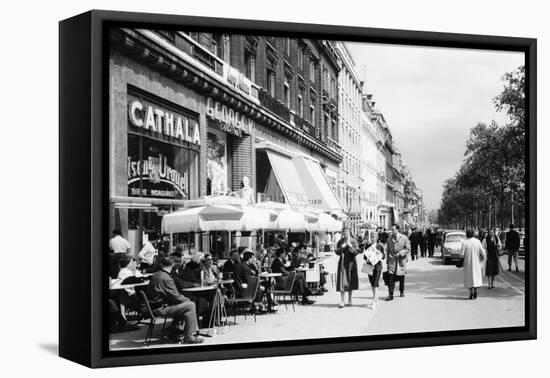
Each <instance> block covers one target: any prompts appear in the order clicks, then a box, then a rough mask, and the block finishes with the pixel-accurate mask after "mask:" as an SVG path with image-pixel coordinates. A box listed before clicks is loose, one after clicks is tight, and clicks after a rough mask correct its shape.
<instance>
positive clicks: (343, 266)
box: [336, 227, 359, 308]
mask: <svg viewBox="0 0 550 378" xmlns="http://www.w3.org/2000/svg"><path fill="white" fill-rule="evenodd" d="M358 247H359V246H358V244H357V241H356V240H355V239H353V238H352V237H351V235H350V229H349V227H346V228H345V229H344V235H343V236H342V238H341V239H340V240H338V243H337V244H336V255H338V256H340V259H339V260H338V271H337V273H336V291H339V292H340V306H339V307H340V308H342V307H344V296H345V293H346V291H347V292H348V306H351V296H352V292H353V290H357V289H359V277H358V271H357V262H356V261H355V256H356V255H357V253H358V252H359V248H358Z"/></svg>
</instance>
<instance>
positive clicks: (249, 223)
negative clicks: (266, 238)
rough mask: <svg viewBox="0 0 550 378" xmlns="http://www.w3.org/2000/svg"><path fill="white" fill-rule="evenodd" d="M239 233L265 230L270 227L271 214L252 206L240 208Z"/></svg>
mask: <svg viewBox="0 0 550 378" xmlns="http://www.w3.org/2000/svg"><path fill="white" fill-rule="evenodd" d="M241 209H242V210H243V211H244V213H243V216H242V218H241V222H242V228H241V231H250V230H260V229H267V228H269V227H270V225H271V216H272V212H271V211H269V210H266V209H260V208H256V207H253V206H242V207H241Z"/></svg>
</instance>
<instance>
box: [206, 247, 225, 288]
mask: <svg viewBox="0 0 550 378" xmlns="http://www.w3.org/2000/svg"><path fill="white" fill-rule="evenodd" d="M202 264H203V269H202V282H203V283H204V284H208V283H209V282H213V281H217V280H219V279H221V274H220V270H219V269H218V266H217V265H215V264H214V257H213V256H212V254H211V253H210V252H206V253H205V254H204V257H203V259H202Z"/></svg>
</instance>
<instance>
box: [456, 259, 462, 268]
mask: <svg viewBox="0 0 550 378" xmlns="http://www.w3.org/2000/svg"><path fill="white" fill-rule="evenodd" d="M455 265H456V267H457V268H462V267H463V266H464V259H462V260H459V261H457V262H456V264H455Z"/></svg>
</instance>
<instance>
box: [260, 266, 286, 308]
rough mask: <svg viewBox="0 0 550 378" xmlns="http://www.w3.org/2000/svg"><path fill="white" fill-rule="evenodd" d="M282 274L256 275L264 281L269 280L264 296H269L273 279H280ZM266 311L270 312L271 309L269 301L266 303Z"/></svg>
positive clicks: (265, 273) (273, 283) (264, 273)
mask: <svg viewBox="0 0 550 378" xmlns="http://www.w3.org/2000/svg"><path fill="white" fill-rule="evenodd" d="M282 275H283V274H282V273H269V272H263V273H260V274H258V277H260V278H263V279H264V280H269V281H270V285H268V286H267V288H266V291H267V292H266V295H268V296H269V295H271V288H272V287H273V286H274V285H275V282H274V281H273V280H274V278H275V277H281V276H282ZM267 310H268V311H269V312H271V311H272V310H273V309H272V307H271V301H267Z"/></svg>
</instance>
